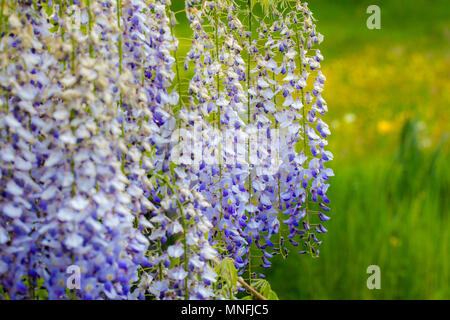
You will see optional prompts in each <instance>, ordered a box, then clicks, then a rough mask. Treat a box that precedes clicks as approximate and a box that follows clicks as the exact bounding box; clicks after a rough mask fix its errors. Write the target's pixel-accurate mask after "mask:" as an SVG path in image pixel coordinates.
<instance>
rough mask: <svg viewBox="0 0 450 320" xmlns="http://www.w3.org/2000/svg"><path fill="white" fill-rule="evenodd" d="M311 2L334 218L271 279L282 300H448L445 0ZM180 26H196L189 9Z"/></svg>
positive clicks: (449, 40) (279, 263)
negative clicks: (373, 26) (377, 16)
mask: <svg viewBox="0 0 450 320" xmlns="http://www.w3.org/2000/svg"><path fill="white" fill-rule="evenodd" d="M179 2H180V3H178V1H174V9H175V10H177V9H182V7H183V3H182V1H179ZM308 2H309V7H310V8H311V9H312V11H313V13H314V15H315V17H316V18H317V20H318V21H317V27H318V30H319V32H321V33H323V34H324V36H325V40H324V42H323V43H322V45H321V51H322V53H323V55H324V56H325V60H324V61H323V63H322V70H323V73H324V74H325V76H326V77H327V83H326V88H325V91H324V94H323V96H324V98H325V99H326V100H327V103H328V108H329V113H328V114H327V115H326V117H325V121H326V122H327V123H329V124H330V127H331V130H332V135H331V136H330V137H329V147H330V149H331V151H332V152H333V153H334V156H335V159H334V160H333V161H332V162H331V166H332V167H333V169H334V171H335V174H336V176H335V177H333V178H332V179H331V187H330V189H329V191H328V194H329V198H330V200H331V207H332V211H331V212H330V213H331V217H332V219H331V220H330V221H328V222H327V223H326V228H327V229H328V233H327V234H326V235H325V236H324V237H323V240H324V241H323V245H322V248H321V253H320V258H317V259H314V258H311V257H309V256H300V255H298V254H296V251H298V250H296V249H295V248H292V250H291V254H290V255H289V257H288V259H286V260H282V259H281V258H277V259H274V264H273V268H272V269H271V270H269V271H268V275H267V279H268V280H269V281H270V283H271V285H272V288H273V289H274V290H275V291H276V292H277V293H278V296H279V297H280V299H450V247H449V244H450V221H449V192H450V168H449V151H450V150H449V140H448V133H449V124H448V121H449V113H450V112H449V101H450V81H449V76H450V50H449V44H450V14H449V10H448V1H444V0H439V1H438V0H435V1H429V0H385V1H375V0H369V1H363V0H361V1H357V0H339V1H337V0H310V1H308ZM372 4H376V5H378V6H379V7H380V8H381V29H380V30H369V29H368V28H367V27H366V20H367V18H368V17H369V14H367V13H366V9H367V7H368V6H369V5H372ZM178 7H179V8H178ZM175 31H176V34H177V36H178V37H180V38H181V37H183V36H185V37H189V36H190V30H189V28H187V27H186V21H185V20H183V19H182V18H181V19H180V24H178V25H177V27H176V30H175ZM180 45H181V49H180V52H179V54H180V56H183V53H184V52H185V51H186V49H187V46H188V45H189V42H188V41H183V39H181V41H180ZM369 265H378V266H379V267H380V269H381V289H380V290H369V289H368V288H367V286H366V281H367V278H368V277H369V274H367V273H366V269H367V267H368V266H369Z"/></svg>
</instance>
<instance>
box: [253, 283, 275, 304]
mask: <svg viewBox="0 0 450 320" xmlns="http://www.w3.org/2000/svg"><path fill="white" fill-rule="evenodd" d="M252 286H253V287H254V288H255V289H256V290H257V291H258V292H259V293H261V294H262V295H263V296H264V297H266V298H267V299H269V300H278V295H277V294H276V293H275V291H273V290H272V287H271V286H270V283H269V281H267V280H265V279H255V280H253V281H252Z"/></svg>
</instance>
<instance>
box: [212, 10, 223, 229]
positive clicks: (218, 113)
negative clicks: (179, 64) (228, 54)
mask: <svg viewBox="0 0 450 320" xmlns="http://www.w3.org/2000/svg"><path fill="white" fill-rule="evenodd" d="M218 10H219V4H218V3H216V10H215V12H214V23H215V28H214V37H215V42H216V59H217V62H218V63H219V35H218V31H219V17H218V14H217V12H218ZM216 82H217V101H218V100H219V96H220V77H219V72H217V74H216ZM217 117H218V122H217V125H218V128H219V132H220V133H222V123H221V110H220V106H219V105H217ZM221 181H222V143H221V142H220V141H219V184H220V182H221ZM222 218H223V189H222V187H220V219H221V220H222Z"/></svg>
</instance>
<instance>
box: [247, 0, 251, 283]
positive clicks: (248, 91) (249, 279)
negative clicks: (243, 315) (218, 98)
mask: <svg viewBox="0 0 450 320" xmlns="http://www.w3.org/2000/svg"><path fill="white" fill-rule="evenodd" d="M247 9H248V30H249V36H248V57H247V124H250V120H251V119H250V69H251V68H250V66H251V62H252V60H251V46H252V0H247ZM247 157H248V201H249V203H250V202H251V201H252V200H251V199H252V172H251V163H250V138H248V139H247ZM248 281H249V282H250V284H251V283H252V259H251V257H250V248H249V256H248Z"/></svg>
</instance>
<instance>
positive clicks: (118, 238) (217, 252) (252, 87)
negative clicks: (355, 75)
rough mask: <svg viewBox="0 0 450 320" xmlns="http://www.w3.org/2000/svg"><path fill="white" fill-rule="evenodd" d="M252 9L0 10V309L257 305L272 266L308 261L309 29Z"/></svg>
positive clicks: (280, 8) (131, 2)
mask: <svg viewBox="0 0 450 320" xmlns="http://www.w3.org/2000/svg"><path fill="white" fill-rule="evenodd" d="M255 4H256V1H255V0H251V1H250V0H248V1H245V2H244V1H242V2H241V1H239V2H235V1H233V0H217V1H201V0H186V1H185V10H182V11H178V12H177V13H174V12H172V10H171V3H170V1H169V0H151V1H145V0H116V1H100V0H84V1H66V0H59V1H18V2H17V1H6V0H5V1H2V2H1V8H0V9H1V10H0V13H1V15H0V27H1V28H0V33H1V34H0V57H1V60H0V93H1V95H0V106H1V109H0V113H1V114H0V149H1V151H2V152H1V154H0V207H1V215H0V246H1V247H0V298H11V299H22V298H28V299H30V298H31V299H34V298H37V299H42V298H51V299H146V298H148V297H149V298H151V299H212V298H215V299H222V298H235V294H236V292H237V290H241V291H243V290H248V292H249V293H251V294H252V295H254V296H255V297H259V298H260V295H258V293H257V292H256V291H255V290H254V289H252V288H251V285H252V284H253V283H254V280H255V279H256V278H258V277H264V275H263V269H264V268H269V267H270V266H271V261H270V259H271V258H272V257H273V256H274V255H276V254H281V255H282V256H283V257H286V256H287V254H288V252H289V247H291V245H292V246H293V247H299V248H300V247H302V248H301V249H298V250H297V251H299V252H300V253H309V254H311V255H313V256H318V254H319V245H320V244H321V240H320V237H319V234H321V233H324V232H327V230H326V228H325V226H324V223H323V222H324V221H326V220H328V219H329V217H328V213H327V212H328V211H329V210H330V208H329V205H328V203H329V200H328V198H327V196H326V191H327V189H328V187H329V184H328V179H329V177H330V176H332V175H333V171H332V170H331V169H329V168H327V167H326V162H327V161H329V160H332V154H331V153H330V152H329V151H328V150H326V147H327V140H326V138H327V136H328V135H329V134H330V130H329V128H328V126H327V124H326V123H325V122H324V120H323V118H322V117H321V116H324V115H325V113H326V111H327V104H326V102H325V100H324V98H323V97H322V91H323V88H324V83H325V80H326V79H325V76H324V75H323V74H322V72H321V71H320V63H321V61H322V60H323V56H322V55H321V53H320V50H319V49H318V48H317V46H318V44H320V42H321V41H322V38H323V36H322V35H320V34H319V33H318V32H317V31H316V26H315V24H314V21H315V20H314V18H313V16H312V13H311V11H310V10H309V9H308V7H307V4H306V3H302V2H301V1H299V0H297V1H293V2H292V1H291V2H290V1H281V2H280V3H278V2H276V1H265V2H264V3H263V4H264V6H263V10H262V12H263V15H262V16H258V15H257V14H255V10H254V6H255ZM178 14H185V15H186V17H187V19H188V22H189V26H190V28H191V30H192V38H191V39H190V43H189V45H190V47H189V50H188V52H187V54H186V56H185V57H181V58H180V50H179V40H178V39H177V37H176V34H175V31H176V15H178ZM181 39H183V38H181ZM184 40H185V39H183V41H184ZM183 61H184V66H183ZM186 75H189V78H187V76H186ZM288 243H290V245H288ZM229 261H231V265H230V264H228V262H229ZM71 272H75V275H74V276H72V277H70V278H69V276H70V273H71ZM234 272H235V273H236V276H238V275H244V274H245V275H247V274H248V278H246V279H248V282H247V283H246V282H245V281H244V280H243V279H242V278H241V277H237V278H236V279H238V280H239V281H237V282H236V280H234V282H233V281H231V280H230V274H233V273H234ZM259 272H261V273H259ZM257 273H259V276H257Z"/></svg>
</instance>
